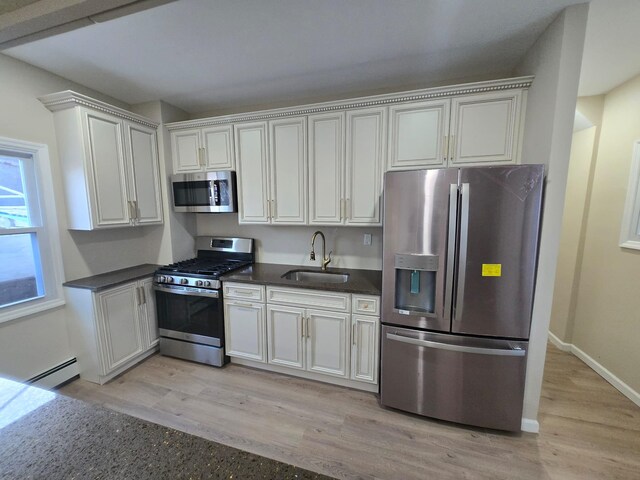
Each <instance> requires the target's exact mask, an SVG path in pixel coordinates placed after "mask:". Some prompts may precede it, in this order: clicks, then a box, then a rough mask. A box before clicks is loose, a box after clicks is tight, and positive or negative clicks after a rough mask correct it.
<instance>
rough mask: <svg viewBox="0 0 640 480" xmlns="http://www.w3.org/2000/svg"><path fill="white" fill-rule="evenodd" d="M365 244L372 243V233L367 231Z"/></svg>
mask: <svg viewBox="0 0 640 480" xmlns="http://www.w3.org/2000/svg"><path fill="white" fill-rule="evenodd" d="M363 243H364V245H371V234H370V233H365V234H364V242H363Z"/></svg>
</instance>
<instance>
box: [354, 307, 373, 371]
mask: <svg viewBox="0 0 640 480" xmlns="http://www.w3.org/2000/svg"><path fill="white" fill-rule="evenodd" d="M379 330H380V319H379V318H378V317H371V316H368V315H353V316H352V317H351V378H352V379H353V380H360V381H363V382H369V383H378V363H379V355H378V343H379V342H378V338H379V334H378V331H379Z"/></svg>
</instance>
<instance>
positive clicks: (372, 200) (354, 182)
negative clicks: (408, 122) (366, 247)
mask: <svg viewBox="0 0 640 480" xmlns="http://www.w3.org/2000/svg"><path fill="white" fill-rule="evenodd" d="M385 121H386V109H385V108H368V109H363V110H353V111H349V112H347V183H346V199H345V201H346V217H347V218H346V224H347V225H369V224H373V225H379V224H380V195H381V193H382V166H383V163H384V162H383V155H384V151H385V138H386V132H385Z"/></svg>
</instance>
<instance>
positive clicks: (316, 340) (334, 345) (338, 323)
mask: <svg viewBox="0 0 640 480" xmlns="http://www.w3.org/2000/svg"><path fill="white" fill-rule="evenodd" d="M349 317H350V315H349V314H346V313H339V312H324V311H321V310H307V324H306V325H305V327H306V328H305V330H306V332H305V333H306V347H307V370H309V371H311V372H318V373H324V374H327V375H335V376H338V377H347V376H348V375H349Z"/></svg>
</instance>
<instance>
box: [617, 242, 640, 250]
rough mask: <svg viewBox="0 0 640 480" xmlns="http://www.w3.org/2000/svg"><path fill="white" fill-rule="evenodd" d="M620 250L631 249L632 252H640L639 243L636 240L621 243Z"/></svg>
mask: <svg viewBox="0 0 640 480" xmlns="http://www.w3.org/2000/svg"><path fill="white" fill-rule="evenodd" d="M620 246H621V247H622V248H631V249H633V250H640V241H638V240H627V241H626V242H622V243H621V244H620Z"/></svg>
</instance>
